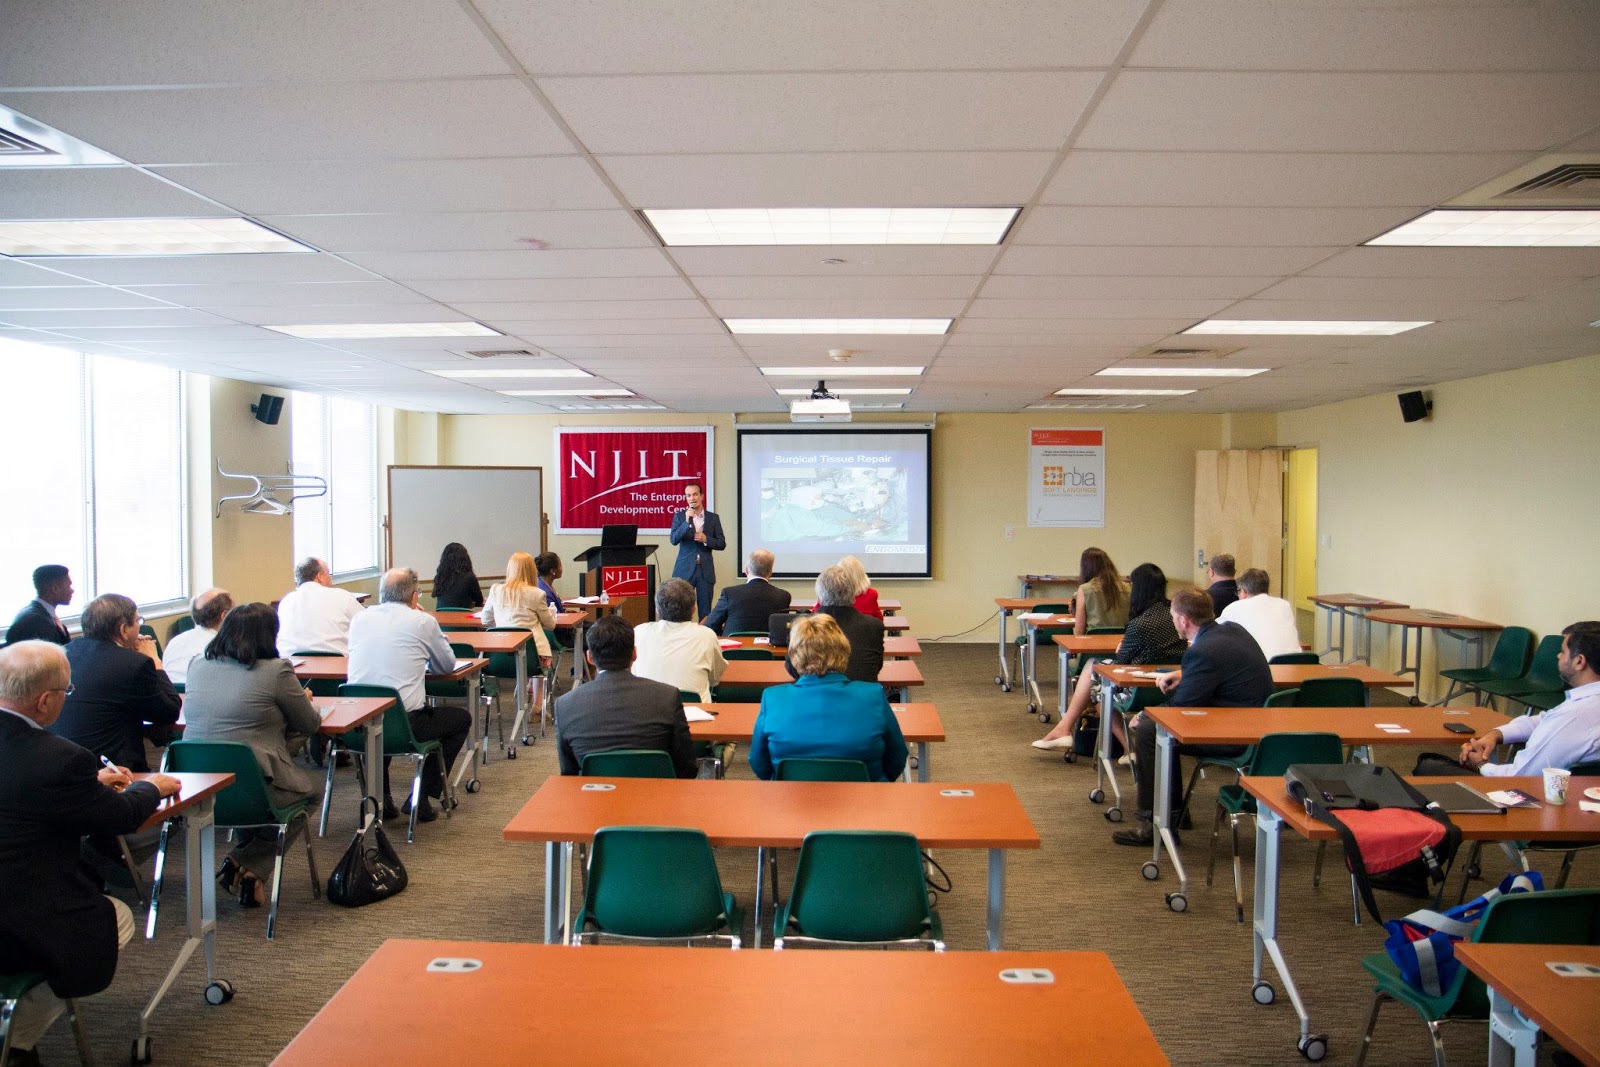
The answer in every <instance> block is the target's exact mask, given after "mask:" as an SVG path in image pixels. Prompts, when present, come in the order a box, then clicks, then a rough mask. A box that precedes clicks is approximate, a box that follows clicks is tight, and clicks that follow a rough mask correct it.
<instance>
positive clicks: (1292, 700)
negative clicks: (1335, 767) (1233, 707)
mask: <svg viewBox="0 0 1600 1067" xmlns="http://www.w3.org/2000/svg"><path fill="white" fill-rule="evenodd" d="M1299 702H1300V690H1298V689H1276V690H1273V692H1272V695H1271V696H1269V697H1267V702H1266V703H1265V704H1264V705H1262V706H1263V707H1268V708H1292V707H1294V706H1295V705H1296V704H1298V703H1299ZM1335 762H1336V763H1343V762H1344V760H1343V759H1339V760H1336V761H1335Z"/></svg>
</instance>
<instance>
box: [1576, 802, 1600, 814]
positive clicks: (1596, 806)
mask: <svg viewBox="0 0 1600 1067" xmlns="http://www.w3.org/2000/svg"><path fill="white" fill-rule="evenodd" d="M1578 807H1579V808H1580V809H1582V810H1583V811H1587V812H1591V813H1593V814H1595V815H1600V801H1595V800H1580V801H1578Z"/></svg>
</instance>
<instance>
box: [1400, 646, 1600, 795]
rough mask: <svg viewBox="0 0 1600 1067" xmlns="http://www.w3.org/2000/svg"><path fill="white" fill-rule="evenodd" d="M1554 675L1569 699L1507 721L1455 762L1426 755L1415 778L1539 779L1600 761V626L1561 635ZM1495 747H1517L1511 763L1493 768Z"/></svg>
mask: <svg viewBox="0 0 1600 1067" xmlns="http://www.w3.org/2000/svg"><path fill="white" fill-rule="evenodd" d="M1556 670H1558V671H1559V672H1560V673H1561V680H1562V681H1563V682H1565V683H1566V684H1567V699H1566V700H1564V701H1562V702H1561V703H1560V704H1557V705H1556V706H1555V707H1553V708H1551V709H1550V710H1549V711H1546V712H1542V713H1540V714H1538V715H1523V716H1520V717H1518V718H1515V719H1507V720H1506V724H1505V725H1504V726H1501V727H1499V728H1497V729H1494V730H1491V731H1489V732H1488V733H1486V734H1484V735H1483V736H1482V737H1475V738H1473V739H1472V740H1471V741H1468V742H1467V743H1466V744H1464V745H1462V746H1461V756H1460V759H1459V760H1453V759H1451V758H1450V757H1449V756H1439V755H1435V754H1433V753H1431V752H1430V753H1427V754H1425V755H1423V756H1421V757H1420V758H1419V759H1418V760H1417V767H1416V770H1414V771H1413V772H1412V773H1413V774H1461V773H1463V772H1465V771H1473V770H1475V771H1477V772H1478V773H1479V774H1484V775H1488V776H1489V777H1491V778H1508V777H1509V778H1515V777H1521V776H1527V777H1532V778H1537V777H1539V775H1541V774H1543V773H1544V769H1545V768H1546V767H1559V768H1562V769H1563V770H1564V769H1566V768H1569V767H1572V766H1574V765H1576V764H1579V763H1588V762H1589V761H1591V760H1600V622H1596V621H1593V620H1590V621H1586V622H1575V623H1573V624H1572V625H1571V626H1568V627H1567V628H1566V629H1565V630H1562V631H1561V655H1560V656H1559V657H1558V658H1557V659H1556ZM1499 745H1521V746H1522V750H1521V751H1520V752H1518V753H1517V754H1516V755H1515V756H1513V757H1512V759H1511V762H1509V763H1495V762H1492V759H1493V756H1494V750H1495V748H1496V747H1497V746H1499Z"/></svg>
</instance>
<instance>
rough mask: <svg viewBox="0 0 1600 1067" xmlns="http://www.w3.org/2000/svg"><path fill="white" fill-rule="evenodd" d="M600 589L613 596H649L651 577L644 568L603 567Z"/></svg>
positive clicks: (601, 569)
mask: <svg viewBox="0 0 1600 1067" xmlns="http://www.w3.org/2000/svg"><path fill="white" fill-rule="evenodd" d="M600 588H601V589H604V590H605V591H606V592H607V593H609V594H610V595H611V596H614V597H618V596H649V595H650V584H649V575H648V574H646V573H645V568H644V567H601V568H600Z"/></svg>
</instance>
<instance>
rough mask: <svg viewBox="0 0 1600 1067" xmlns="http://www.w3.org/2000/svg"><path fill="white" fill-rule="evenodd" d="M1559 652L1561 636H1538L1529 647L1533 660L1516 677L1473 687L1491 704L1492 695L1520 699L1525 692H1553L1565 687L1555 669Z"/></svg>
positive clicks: (1492, 703)
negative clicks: (1533, 646) (1534, 642)
mask: <svg viewBox="0 0 1600 1067" xmlns="http://www.w3.org/2000/svg"><path fill="white" fill-rule="evenodd" d="M1560 655H1561V635H1560V634H1547V635H1545V636H1544V637H1542V638H1540V639H1539V645H1538V647H1537V648H1535V649H1534V650H1533V660H1532V662H1531V663H1529V664H1528V670H1527V672H1526V673H1525V674H1523V675H1522V676H1521V677H1520V678H1505V679H1498V680H1494V679H1491V680H1488V681H1482V682H1478V683H1477V684H1476V686H1475V688H1476V689H1477V690H1478V692H1480V693H1482V694H1483V695H1484V696H1486V697H1488V698H1489V704H1490V706H1491V707H1492V706H1494V700H1495V697H1510V698H1520V697H1521V696H1523V694H1525V693H1557V692H1560V691H1561V690H1563V689H1565V688H1566V687H1567V685H1566V682H1564V681H1563V680H1562V678H1561V672H1560V671H1558V670H1557V669H1556V659H1557V658H1558V657H1559V656H1560Z"/></svg>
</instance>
